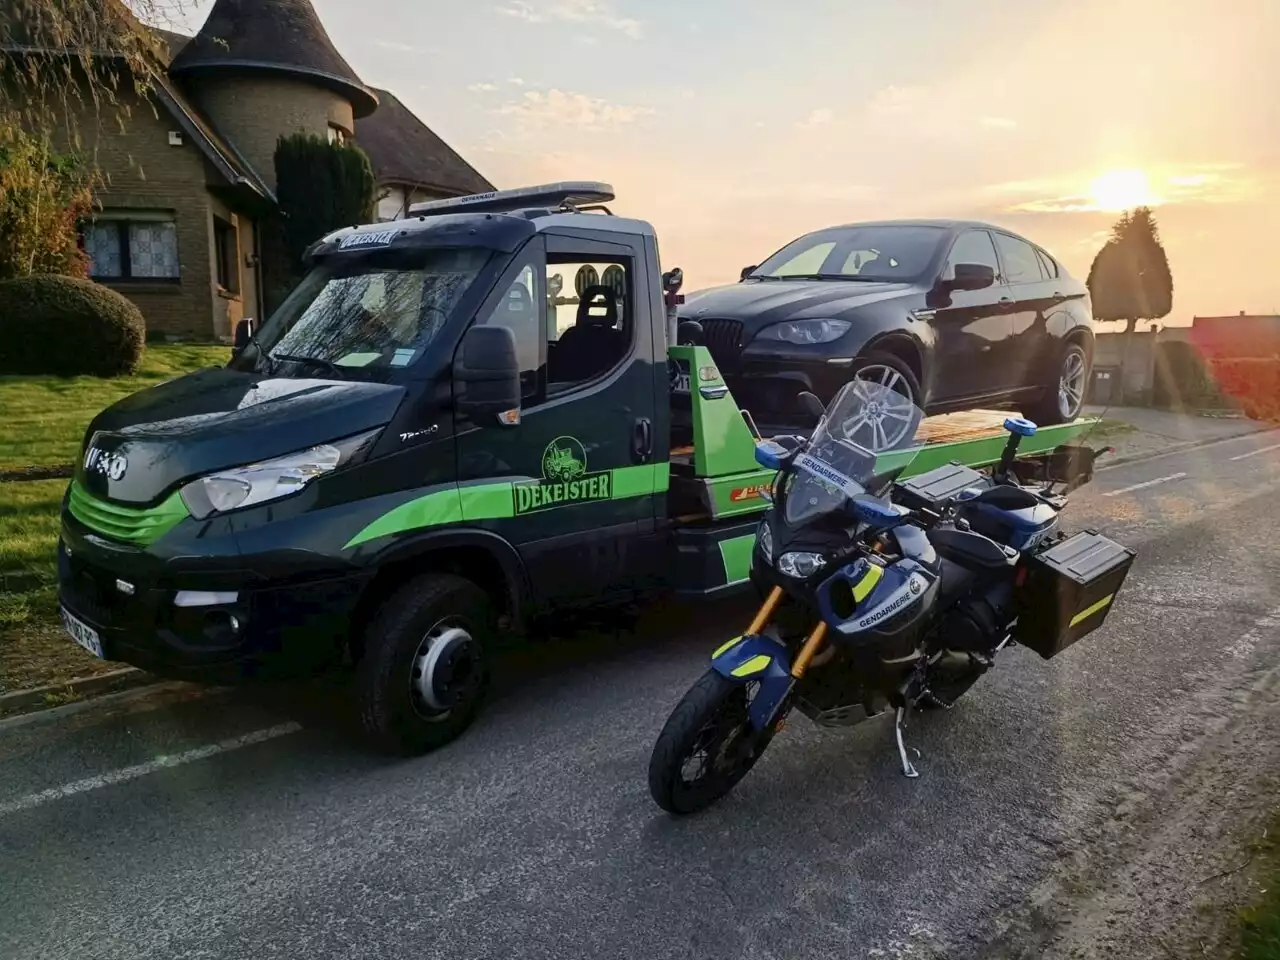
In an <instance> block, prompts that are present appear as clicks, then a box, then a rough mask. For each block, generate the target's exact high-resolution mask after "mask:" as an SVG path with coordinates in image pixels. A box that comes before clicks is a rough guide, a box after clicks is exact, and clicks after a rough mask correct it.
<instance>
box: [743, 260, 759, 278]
mask: <svg viewBox="0 0 1280 960" xmlns="http://www.w3.org/2000/svg"><path fill="white" fill-rule="evenodd" d="M759 269H760V264H758V263H753V264H752V265H751V266H749V267H743V268H742V273H740V274H739V275H738V279H739V280H745V279H747V277H749V276H751V274H753V273H755V272H756V271H757V270H759Z"/></svg>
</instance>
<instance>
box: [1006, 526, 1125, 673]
mask: <svg viewBox="0 0 1280 960" xmlns="http://www.w3.org/2000/svg"><path fill="white" fill-rule="evenodd" d="M1135 556H1136V554H1135V553H1134V552H1133V551H1132V550H1130V549H1129V548H1128V547H1122V546H1121V545H1120V544H1118V543H1116V542H1115V541H1114V540H1109V539H1107V538H1106V537H1104V536H1102V535H1101V534H1097V533H1093V532H1086V533H1077V534H1076V535H1075V536H1074V537H1068V538H1067V539H1065V540H1061V541H1059V542H1058V543H1056V544H1054V545H1053V546H1052V547H1050V548H1049V549H1047V550H1045V551H1043V552H1042V553H1038V554H1036V555H1035V556H1033V557H1031V558H1030V560H1028V561H1027V577H1026V580H1025V582H1024V583H1023V584H1022V586H1021V587H1020V588H1019V589H1018V591H1017V597H1018V623H1017V626H1016V627H1015V628H1014V634H1013V638H1014V639H1015V640H1016V641H1018V643H1020V644H1022V645H1023V646H1024V647H1029V648H1031V649H1032V650H1034V651H1035V652H1036V653H1038V654H1040V656H1042V657H1044V658H1045V659H1046V660H1048V659H1049V658H1051V657H1054V656H1056V655H1057V654H1059V653H1061V652H1062V651H1063V650H1065V649H1067V647H1069V646H1071V645H1072V644H1073V643H1075V642H1076V641H1077V640H1079V639H1080V638H1081V637H1083V636H1086V635H1088V634H1090V633H1092V632H1093V631H1094V630H1097V629H1098V628H1099V627H1100V626H1102V624H1103V622H1104V621H1105V620H1106V619H1107V614H1108V613H1110V612H1111V607H1112V605H1113V604H1114V602H1115V598H1116V594H1117V593H1119V592H1120V587H1121V585H1123V583H1124V580H1125V577H1127V576H1128V575H1129V568H1130V567H1132V566H1133V560H1134V557H1135Z"/></svg>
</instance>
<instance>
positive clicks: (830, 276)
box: [778, 273, 886, 283]
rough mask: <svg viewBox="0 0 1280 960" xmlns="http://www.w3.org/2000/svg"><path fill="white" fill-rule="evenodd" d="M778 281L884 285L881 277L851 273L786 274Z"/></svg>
mask: <svg viewBox="0 0 1280 960" xmlns="http://www.w3.org/2000/svg"><path fill="white" fill-rule="evenodd" d="M778 279H780V280H853V281H855V282H857V283H885V282H886V281H885V280H884V279H883V278H881V277H860V276H858V275H857V274H851V273H788V274H786V275H785V276H783V277H779V278H778Z"/></svg>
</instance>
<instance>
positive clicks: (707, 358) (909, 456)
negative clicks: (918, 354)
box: [667, 345, 1097, 595]
mask: <svg viewBox="0 0 1280 960" xmlns="http://www.w3.org/2000/svg"><path fill="white" fill-rule="evenodd" d="M668 353H669V357H670V360H671V363H672V370H673V374H674V375H673V380H675V379H676V376H675V375H678V374H679V373H682V372H683V371H686V370H690V371H697V376H696V377H689V378H688V382H689V383H690V384H691V389H690V390H689V391H688V392H680V393H673V395H672V398H671V400H672V436H673V438H675V439H677V445H675V446H673V447H672V449H671V451H670V454H669V457H670V459H669V488H668V494H667V507H668V516H669V517H670V518H671V520H672V523H673V534H672V537H673V539H672V544H671V549H672V552H673V563H672V566H671V568H670V569H671V571H672V575H671V582H670V584H669V586H671V587H672V588H673V589H674V590H675V591H676V592H677V593H680V594H685V595H718V594H723V593H730V592H733V591H734V590H736V589H739V588H745V587H746V586H747V585H748V584H749V582H750V572H751V556H752V551H753V549H754V546H755V537H756V526H757V523H758V517H757V515H758V514H760V513H761V512H762V511H764V510H765V509H766V508H767V507H768V506H769V502H768V500H766V499H765V496H766V495H767V492H768V489H769V487H770V485H771V484H772V482H773V479H774V471H772V470H769V469H765V468H762V467H760V466H759V465H758V464H757V463H756V461H755V443H756V439H757V438H756V436H755V434H754V433H753V432H752V427H751V423H752V420H753V418H752V415H751V412H750V411H742V410H740V409H739V408H738V407H737V405H736V404H735V402H734V400H733V396H732V394H731V393H730V392H729V389H728V386H727V385H726V384H725V382H724V380H723V379H722V378H721V377H720V374H719V371H718V370H717V369H716V366H715V364H714V363H713V362H712V359H711V354H710V352H709V351H708V350H707V349H706V348H705V347H701V346H693V345H683V346H675V347H671V348H670V350H669V351H668ZM695 387H696V388H695ZM1007 416H1008V414H1006V413H1003V412H1001V411H997V410H969V411H965V412H962V413H951V414H942V415H939V416H935V417H928V418H926V419H924V420H922V421H921V423H920V425H919V427H918V428H917V429H916V435H915V442H914V443H913V444H912V445H910V446H908V447H905V448H902V449H899V450H894V451H890V452H886V453H882V454H881V455H880V456H879V458H878V459H879V464H878V466H879V470H880V471H881V472H886V473H887V472H889V471H890V470H893V469H896V468H898V467H899V466H902V465H904V464H905V466H903V469H902V472H901V474H900V475H899V476H900V478H902V479H906V478H908V477H912V476H916V475H918V474H922V473H927V472H929V471H930V470H934V469H936V468H937V467H940V466H943V465H944V464H948V463H960V464H963V465H965V466H969V467H973V468H975V469H979V468H982V467H987V466H990V465H991V464H994V463H996V462H997V461H999V459H1000V455H1001V453H1002V451H1003V450H1004V447H1005V444H1006V442H1007V441H1008V437H1009V435H1008V433H1007V431H1006V430H1005V429H1004V420H1005V418H1006V417H1007ZM1096 423H1097V421H1096V420H1087V419H1086V420H1076V421H1073V422H1071V423H1064V424H1058V425H1055V426H1046V427H1042V428H1040V429H1038V430H1037V432H1036V434H1035V435H1034V436H1032V437H1028V438H1025V439H1024V440H1022V442H1021V445H1020V447H1019V456H1020V457H1021V458H1032V457H1036V456H1037V455H1044V454H1048V453H1051V452H1052V451H1053V450H1055V449H1056V448H1058V447H1059V446H1061V445H1064V444H1068V443H1070V442H1071V441H1072V440H1075V439H1077V438H1078V437H1080V436H1081V435H1083V434H1085V433H1087V432H1088V431H1090V430H1091V429H1092V428H1093V426H1094V425H1095V424H1096ZM682 434H683V437H688V436H691V437H692V442H690V443H682V442H678V441H679V439H682Z"/></svg>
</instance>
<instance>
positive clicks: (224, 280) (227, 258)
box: [213, 217, 240, 293]
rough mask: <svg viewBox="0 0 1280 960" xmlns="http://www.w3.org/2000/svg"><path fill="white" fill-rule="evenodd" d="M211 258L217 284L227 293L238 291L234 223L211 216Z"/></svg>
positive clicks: (238, 275) (236, 237)
mask: <svg viewBox="0 0 1280 960" xmlns="http://www.w3.org/2000/svg"><path fill="white" fill-rule="evenodd" d="M213 260H214V268H215V270H216V271H217V278H218V286H219V287H220V288H222V289H223V290H224V291H226V292H227V293H239V292H240V238H239V236H238V235H237V231H236V227H235V224H233V223H229V222H228V221H226V220H223V219H222V218H221V217H214V218H213Z"/></svg>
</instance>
